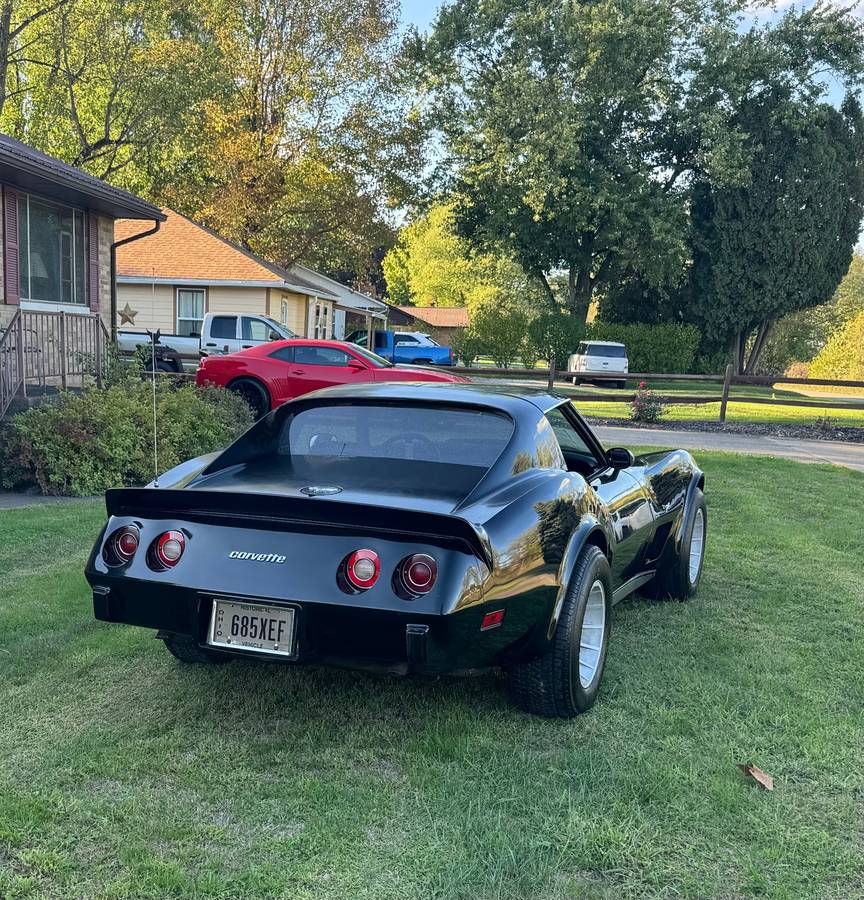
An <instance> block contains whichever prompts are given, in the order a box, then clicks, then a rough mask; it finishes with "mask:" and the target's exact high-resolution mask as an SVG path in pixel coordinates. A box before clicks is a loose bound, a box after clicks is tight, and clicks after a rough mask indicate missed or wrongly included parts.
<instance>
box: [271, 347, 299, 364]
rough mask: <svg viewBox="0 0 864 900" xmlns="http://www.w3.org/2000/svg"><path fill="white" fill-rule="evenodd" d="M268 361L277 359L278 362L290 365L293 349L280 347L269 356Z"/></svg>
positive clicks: (292, 359)
mask: <svg viewBox="0 0 864 900" xmlns="http://www.w3.org/2000/svg"><path fill="white" fill-rule="evenodd" d="M270 359H278V360H279V361H280V362H285V363H292V362H294V348H293V347H280V348H279V349H278V350H275V351H274V352H273V353H271V354H270Z"/></svg>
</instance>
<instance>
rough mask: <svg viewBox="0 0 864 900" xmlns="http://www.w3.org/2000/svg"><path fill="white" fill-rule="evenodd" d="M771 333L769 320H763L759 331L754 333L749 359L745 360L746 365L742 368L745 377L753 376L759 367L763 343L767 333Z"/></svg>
mask: <svg viewBox="0 0 864 900" xmlns="http://www.w3.org/2000/svg"><path fill="white" fill-rule="evenodd" d="M770 331H771V320H770V319H765V320H764V321H763V322H761V323H760V325H759V329H758V331H757V332H756V339H755V340H754V341H753V348H752V349H751V350H750V357H749V358H748V360H747V365H746V366H745V368H744V374H745V375H755V374H756V367H757V366H758V365H759V358H760V357H761V356H762V351H763V350H764V349H765V343H766V341H767V339H768V333H769V332H770Z"/></svg>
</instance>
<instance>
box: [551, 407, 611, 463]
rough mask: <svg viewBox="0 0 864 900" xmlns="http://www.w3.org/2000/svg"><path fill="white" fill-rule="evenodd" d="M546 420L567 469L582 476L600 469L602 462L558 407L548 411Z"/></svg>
mask: <svg viewBox="0 0 864 900" xmlns="http://www.w3.org/2000/svg"><path fill="white" fill-rule="evenodd" d="M546 418H547V419H548V421H549V424H550V425H551V426H552V430H553V431H554V432H555V437H556V438H557V439H558V443H559V445H560V446H561V451H562V452H563V454H564V458H565V459H566V460H567V468H568V469H571V470H573V471H578V472H581V473H582V474H583V475H584V474H588V473H589V472H592V471H594V470H595V469H597V468H600V466H602V465H603V464H604V461H603V460H600V459H598V458H597V456H596V454H595V453H594V451H593V450H592V449H591V447H589V446H588V444H587V443H586V442H585V440H584V439H583V438H582V435H580V434H579V432H578V431H577V430H576V427H575V425H573V423H572V422H571V421H570V420H569V419H568V418H567V416H565V415H564V413H563V412H562V411H561V409H560V407H558V408H556V409H551V410H549V412H548V413H546Z"/></svg>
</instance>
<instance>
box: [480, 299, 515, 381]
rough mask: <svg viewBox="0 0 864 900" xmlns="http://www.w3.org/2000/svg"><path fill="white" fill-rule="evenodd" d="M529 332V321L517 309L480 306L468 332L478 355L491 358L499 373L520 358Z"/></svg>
mask: <svg viewBox="0 0 864 900" xmlns="http://www.w3.org/2000/svg"><path fill="white" fill-rule="evenodd" d="M527 328H528V317H527V316H526V315H525V313H524V312H522V311H521V310H519V309H507V308H501V307H500V306H493V305H491V304H490V305H487V306H481V307H480V308H479V309H478V310H477V311H476V312H475V313H474V315H473V316H472V320H471V325H470V326H469V328H468V331H469V333H470V334H472V335H475V336H476V341H477V345H478V347H479V348H480V352H481V353H484V354H487V355H488V356H491V357H492V359H493V360H494V362H495V365H496V366H499V367H500V368H502V369H507V368H509V367H510V363H512V362H513V360H514V359H516V357H517V356H518V355H519V352H520V349H521V347H522V344H523V342H524V340H525V333H526V331H527Z"/></svg>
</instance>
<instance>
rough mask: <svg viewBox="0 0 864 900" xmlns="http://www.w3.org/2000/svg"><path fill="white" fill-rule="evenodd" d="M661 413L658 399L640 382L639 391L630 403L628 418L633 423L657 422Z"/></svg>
mask: <svg viewBox="0 0 864 900" xmlns="http://www.w3.org/2000/svg"><path fill="white" fill-rule="evenodd" d="M663 411H664V406H663V402H662V401H661V400H660V398H659V397H658V396H657V395H656V394H655V393H654V391H652V390H651V389H650V388H649V387H648V385H647V384H646V383H645V382H644V381H640V382H639V389H638V390H637V391H636V395H635V396H634V397H633V400H632V401H631V402H630V418H631V419H632V420H633V421H634V422H659V421H660V417H661V416H662V415H663Z"/></svg>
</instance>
